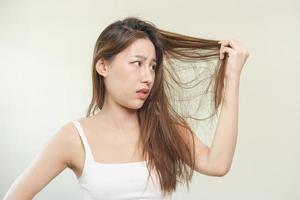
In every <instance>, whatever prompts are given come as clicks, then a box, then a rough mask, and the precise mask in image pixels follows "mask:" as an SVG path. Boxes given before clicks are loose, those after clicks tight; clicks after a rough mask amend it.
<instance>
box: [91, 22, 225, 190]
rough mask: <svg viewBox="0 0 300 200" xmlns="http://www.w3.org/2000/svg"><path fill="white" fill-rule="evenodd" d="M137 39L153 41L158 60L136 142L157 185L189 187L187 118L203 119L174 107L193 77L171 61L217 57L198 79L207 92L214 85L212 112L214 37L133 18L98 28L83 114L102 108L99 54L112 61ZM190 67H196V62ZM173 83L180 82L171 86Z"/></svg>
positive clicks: (217, 78) (217, 86) (220, 68)
mask: <svg viewBox="0 0 300 200" xmlns="http://www.w3.org/2000/svg"><path fill="white" fill-rule="evenodd" d="M140 38H146V39H150V40H151V42H152V43H153V45H154V47H155V54H156V60H157V67H156V69H155V80H154V84H153V87H152V90H151V92H150V94H149V96H148V98H147V99H146V101H145V102H144V104H143V106H142V107H141V108H140V109H139V110H138V112H137V113H138V120H139V125H140V142H141V144H142V147H143V156H144V157H145V158H147V160H148V165H147V166H148V171H149V170H150V168H153V167H155V169H156V171H157V173H158V175H159V181H160V186H161V190H162V191H163V194H164V195H166V194H167V193H172V191H175V190H176V184H177V182H180V183H181V182H182V180H183V182H184V183H186V184H187V187H188V189H189V182H190V181H191V179H192V176H193V172H194V169H195V152H194V137H191V138H193V140H192V144H190V143H188V142H186V140H185V136H184V134H186V133H188V134H193V132H192V129H191V127H190V126H189V124H188V122H187V119H188V118H192V119H197V120H201V119H199V118H194V117H190V116H188V117H184V116H183V114H182V113H180V111H179V110H176V109H178V108H180V106H178V105H176V103H179V104H180V103H182V102H183V100H182V99H181V100H180V99H179V100H176V99H174V97H175V96H176V95H177V96H178V94H182V93H181V92H179V89H180V88H181V89H187V88H190V87H186V85H188V84H189V83H191V82H188V83H183V82H182V81H181V80H180V79H181V77H180V75H182V74H179V72H180V68H179V67H178V66H181V69H185V68H184V67H182V64H179V65H178V66H177V67H176V63H175V62H176V61H179V62H182V63H189V64H191V65H193V64H195V63H197V62H199V61H200V62H203V63H209V62H210V61H217V64H214V65H212V67H208V68H207V69H208V70H210V71H212V73H211V74H209V75H208V76H206V77H205V78H204V79H202V80H201V81H200V82H199V83H203V84H202V85H205V84H204V83H205V82H204V81H205V80H206V81H208V83H207V84H206V87H205V92H206V93H205V94H208V89H209V88H211V86H213V91H212V105H213V111H214V112H213V115H215V114H216V113H217V110H218V108H219V106H220V103H221V101H222V97H223V95H222V92H223V88H224V84H223V83H224V62H222V61H221V60H220V59H219V53H220V44H218V40H209V39H203V38H197V37H192V36H187V35H183V34H178V33H174V32H170V31H166V30H162V29H159V28H157V27H156V26H155V25H154V24H153V23H152V22H150V21H146V20H142V19H140V18H137V17H127V18H125V19H123V20H118V21H115V22H114V23H112V24H110V25H109V26H107V27H106V28H105V29H104V30H103V31H102V32H101V34H100V36H99V37H98V39H97V41H96V44H95V48H94V54H93V63H92V84H93V96H92V100H91V103H90V105H89V107H88V110H87V114H86V116H87V117H88V116H91V115H94V114H95V111H96V110H97V109H98V110H101V108H102V106H103V103H104V97H105V87H104V81H103V77H102V76H101V75H99V74H98V73H97V71H96V68H95V65H96V63H97V61H98V60H99V59H100V58H104V59H105V60H106V61H108V62H110V61H112V60H113V59H114V57H115V56H116V55H117V54H118V53H120V52H121V51H122V50H124V49H125V48H126V47H128V46H129V45H130V44H132V43H133V42H134V41H135V40H137V39H140ZM194 69H200V67H198V68H197V66H196V67H194ZM201 74H202V75H203V74H204V73H203V72H202V73H201ZM199 77H200V76H198V78H199ZM199 83H197V84H196V85H198V84H199ZM176 86H179V87H178V88H175V87H176ZM172 90H173V91H172ZM179 96H180V95H179ZM181 96H183V95H181ZM193 99H194V97H193ZM185 111H187V110H185ZM213 115H211V116H209V117H208V118H210V117H212V116H213Z"/></svg>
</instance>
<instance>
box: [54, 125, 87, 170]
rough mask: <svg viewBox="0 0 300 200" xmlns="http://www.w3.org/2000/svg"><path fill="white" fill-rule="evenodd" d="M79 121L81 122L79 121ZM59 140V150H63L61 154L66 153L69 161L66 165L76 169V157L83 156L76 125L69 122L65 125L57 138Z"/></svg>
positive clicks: (60, 129)
mask: <svg viewBox="0 0 300 200" xmlns="http://www.w3.org/2000/svg"><path fill="white" fill-rule="evenodd" d="M77 121H79V120H77ZM55 137H56V138H57V140H59V143H60V145H57V147H58V148H62V149H61V151H60V152H63V151H64V152H66V151H67V152H68V153H67V152H66V153H67V160H66V164H67V167H69V168H70V169H74V168H76V166H77V164H76V163H77V161H76V156H75V155H77V158H78V155H79V154H82V151H81V150H82V149H81V148H82V144H81V139H80V136H79V134H78V132H77V129H76V127H75V124H74V123H73V120H72V121H68V122H66V123H65V124H63V125H62V126H61V127H60V128H59V130H58V132H57V134H56V136H55Z"/></svg>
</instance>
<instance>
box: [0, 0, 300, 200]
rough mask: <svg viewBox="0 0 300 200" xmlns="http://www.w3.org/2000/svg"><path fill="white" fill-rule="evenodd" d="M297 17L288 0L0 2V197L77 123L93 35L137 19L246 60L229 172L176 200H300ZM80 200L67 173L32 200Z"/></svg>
mask: <svg viewBox="0 0 300 200" xmlns="http://www.w3.org/2000/svg"><path fill="white" fill-rule="evenodd" d="M299 10H300V6H299V1H296V0H286V1H271V0H268V1H258V0H253V1H236V0H227V1H196V0H190V1H179V0H172V1H158V0H152V1H142V0H134V1H121V0H119V1H117V0H110V1H96V0H95V1H70V0H69V1H66V0H60V1H58V0H56V1H55V0H51V1H50V0H48V1H37V0H36V1H32V0H28V1H22V0H20V1H16V0H1V1H0V66H1V73H0V95H1V98H0V114H1V116H0V134H1V135H0V136H1V140H0V159H1V161H0V177H1V178H0V197H3V196H4V194H5V192H6V191H7V190H8V188H9V186H10V185H11V184H12V183H13V181H14V180H15V179H16V177H17V176H18V175H19V174H20V173H21V172H22V171H23V170H24V169H25V168H26V167H27V166H28V165H29V164H30V162H31V161H32V159H33V158H34V157H35V156H36V154H37V153H38V152H39V151H40V150H41V148H42V147H43V146H44V145H45V144H46V143H47V142H48V140H49V139H50V138H51V137H52V136H53V135H54V134H55V133H56V131H57V130H58V129H59V128H60V127H61V126H62V125H63V124H65V123H66V122H68V121H70V120H72V119H77V118H80V117H82V116H84V114H85V113H84V112H85V110H86V108H87V106H88V104H89V102H90V98H91V91H92V90H91V76H90V68H91V62H92V51H93V48H94V44H95V41H96V39H97V37H98V35H99V34H100V32H101V31H102V30H103V29H104V28H105V27H106V26H107V25H108V24H110V23H112V22H113V21H115V20H117V19H123V18H124V17H126V16H137V17H141V18H143V19H146V20H150V21H152V22H153V23H154V24H155V25H157V26H158V27H160V28H163V29H166V30H170V31H175V32H179V33H184V34H189V35H193V36H199V37H204V38H209V39H225V38H236V39H238V40H240V41H241V42H242V43H243V44H244V45H245V47H246V48H247V49H248V50H249V52H250V57H249V59H248V61H247V63H246V65H245V66H244V69H243V71H242V76H241V85H240V98H239V103H240V104H239V133H238V143H237V147H236V152H235V155H234V160H233V165H232V168H231V171H230V172H229V173H228V174H227V175H226V176H224V177H209V176H205V175H201V174H198V173H195V174H194V178H193V182H192V185H191V190H190V191H189V192H188V191H187V190H186V189H185V187H179V188H178V190H177V191H176V193H175V194H174V199H192V200H196V199H206V200H208V199H209V200H219V199H228V200H229V199H230V200H240V199H243V200H253V199H259V200H265V199H272V200H282V199H289V200H296V199H300V190H299V189H300V160H299V155H300V148H299V141H300V126H299V124H300V123H299V120H300V107H299V102H300V90H299V85H300V81H299V74H300V66H299V63H300V56H299V44H300V42H299V40H300V39H299V36H300V22H299V19H300V14H299ZM201 130H202V129H199V132H197V134H198V135H199V137H201V135H205V134H204V133H205V131H207V129H203V130H202V131H201ZM209 134H213V133H209ZM206 135H207V133H206ZM203 141H206V142H208V143H209V142H210V141H209V140H206V139H205V138H203ZM80 197H81V194H80V191H79V186H78V184H77V180H76V177H75V175H74V174H73V172H72V171H71V170H68V169H67V170H65V171H63V172H62V173H61V174H60V175H59V176H57V177H56V178H55V179H53V181H52V182H50V183H49V184H48V185H47V186H46V187H45V188H44V189H43V190H42V191H41V192H40V193H39V194H38V195H37V196H36V198H35V199H41V200H50V199H74V200H76V199H78V200H79V199H81V198H80Z"/></svg>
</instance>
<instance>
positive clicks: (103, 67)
mask: <svg viewBox="0 0 300 200" xmlns="http://www.w3.org/2000/svg"><path fill="white" fill-rule="evenodd" d="M95 67H96V71H97V72H98V74H100V75H102V76H103V77H106V76H107V74H108V65H107V63H106V62H105V61H104V59H103V58H100V59H99V60H98V61H97V63H96V66H95Z"/></svg>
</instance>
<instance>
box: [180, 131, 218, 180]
mask: <svg viewBox="0 0 300 200" xmlns="http://www.w3.org/2000/svg"><path fill="white" fill-rule="evenodd" d="M178 128H179V130H180V134H181V135H182V136H183V139H184V141H185V143H187V144H188V147H190V148H192V147H193V139H194V143H195V146H194V152H195V169H194V170H195V171H197V172H199V173H201V174H205V175H209V176H221V175H222V174H221V172H220V170H218V169H217V168H216V167H215V166H212V165H211V164H210V163H209V152H210V147H208V146H207V145H206V144H205V143H203V142H202V141H201V140H200V139H199V138H198V137H197V135H196V134H195V133H193V132H190V131H189V130H188V129H186V128H184V127H182V126H178ZM190 150H191V152H192V151H193V149H190Z"/></svg>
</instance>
